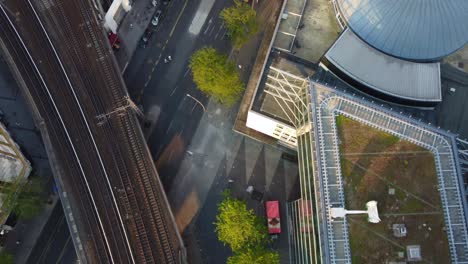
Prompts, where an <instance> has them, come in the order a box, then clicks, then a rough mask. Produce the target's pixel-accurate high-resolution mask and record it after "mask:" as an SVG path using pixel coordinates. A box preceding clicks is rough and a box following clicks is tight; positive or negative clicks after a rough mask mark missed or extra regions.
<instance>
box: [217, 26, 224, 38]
mask: <svg viewBox="0 0 468 264" xmlns="http://www.w3.org/2000/svg"><path fill="white" fill-rule="evenodd" d="M223 27H224V22H223V23H221V25H220V26H219V29H218V32H216V35H215V39H218V35H219V32H221V30H222V29H223Z"/></svg>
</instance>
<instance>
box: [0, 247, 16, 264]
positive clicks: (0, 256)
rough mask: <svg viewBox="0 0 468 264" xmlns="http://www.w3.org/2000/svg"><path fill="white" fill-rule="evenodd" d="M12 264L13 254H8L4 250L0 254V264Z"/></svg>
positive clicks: (13, 260)
mask: <svg viewBox="0 0 468 264" xmlns="http://www.w3.org/2000/svg"><path fill="white" fill-rule="evenodd" d="M14 262H15V258H14V256H13V254H11V253H10V252H8V251H7V250H6V249H4V250H3V251H2V252H0V264H13V263H14Z"/></svg>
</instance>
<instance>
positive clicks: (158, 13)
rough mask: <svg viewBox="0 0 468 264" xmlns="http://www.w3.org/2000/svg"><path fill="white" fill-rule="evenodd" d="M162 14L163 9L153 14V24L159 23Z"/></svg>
mask: <svg viewBox="0 0 468 264" xmlns="http://www.w3.org/2000/svg"><path fill="white" fill-rule="evenodd" d="M161 15H162V11H161V10H157V11H156V13H155V14H154V16H153V19H151V25H153V26H157V25H158V24H159V19H160V18H161Z"/></svg>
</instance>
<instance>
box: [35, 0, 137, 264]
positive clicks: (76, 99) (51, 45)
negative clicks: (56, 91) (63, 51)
mask: <svg viewBox="0 0 468 264" xmlns="http://www.w3.org/2000/svg"><path fill="white" fill-rule="evenodd" d="M27 2H28V4H29V6H30V7H31V10H32V11H33V13H34V16H35V17H36V19H37V21H38V22H39V25H40V26H41V28H42V30H43V33H44V35H45V36H46V38H47V41H48V42H49V45H50V47H51V48H52V50H53V52H54V55H55V57H56V59H57V61H58V62H59V65H60V68H61V69H62V71H63V74H64V76H65V78H66V80H67V82H68V85H69V87H70V91H71V92H72V94H73V98H74V99H75V102H76V104H77V106H78V109H79V111H80V114H81V116H82V118H83V120H84V123H85V125H86V128H87V131H88V134H89V136H90V139H91V141H92V143H93V145H94V148H95V151H96V154H97V156H98V158H99V164H100V165H101V168H102V171H103V173H104V175H105V178H106V182H107V185H108V188H109V190H110V193H111V196H112V200H113V202H114V205H115V208H116V210H117V215H118V217H119V221H120V225H121V227H122V230H123V233H124V236H125V241H126V243H127V246H128V249H129V253H130V257H131V260H132V263H136V262H135V257H134V256H133V251H132V247H131V245H130V241H129V239H128V235H127V230H126V228H125V225H124V223H123V219H122V216H121V213H120V208H119V205H118V204H117V200H116V198H115V194H114V192H113V190H112V185H111V183H110V180H109V175H108V173H107V169H106V167H105V166H104V162H103V160H102V157H101V153H100V151H99V148H98V147H97V145H96V140H95V139H94V136H93V133H92V131H91V129H90V126H89V123H88V120H87V119H86V115H85V114H84V111H83V108H82V107H81V102H80V100H79V99H78V97H77V95H76V92H75V88H74V86H73V84H72V83H71V81H70V79H69V77H68V74H67V72H66V70H65V68H64V66H63V63H62V60H61V59H60V57H59V56H58V53H57V50H56V49H55V46H54V44H53V43H52V41H51V39H50V37H49V34H48V33H47V31H46V29H45V27H44V25H43V23H42V20H41V19H40V17H39V15H38V14H37V12H36V9H35V8H34V6H33V5H32V3H31V1H30V0H27Z"/></svg>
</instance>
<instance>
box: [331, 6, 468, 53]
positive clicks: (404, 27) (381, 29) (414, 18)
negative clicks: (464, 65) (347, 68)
mask: <svg viewBox="0 0 468 264" xmlns="http://www.w3.org/2000/svg"><path fill="white" fill-rule="evenodd" d="M336 2H337V4H338V7H339V10H340V13H341V15H342V16H343V18H344V19H345V20H346V21H347V24H348V26H349V28H351V30H353V32H354V33H356V34H357V35H358V36H359V37H360V38H361V39H363V40H364V41H366V42H367V43H368V44H370V45H371V46H373V47H374V48H376V49H378V50H380V51H382V52H385V53H387V54H389V55H392V56H395V57H399V58H403V59H409V60H426V61H427V60H437V59H441V58H442V57H444V56H447V55H449V54H450V53H452V52H454V51H456V50H457V49H459V48H461V47H463V45H465V44H466V43H467V42H468V0H336Z"/></svg>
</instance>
